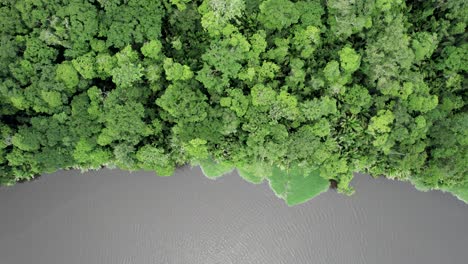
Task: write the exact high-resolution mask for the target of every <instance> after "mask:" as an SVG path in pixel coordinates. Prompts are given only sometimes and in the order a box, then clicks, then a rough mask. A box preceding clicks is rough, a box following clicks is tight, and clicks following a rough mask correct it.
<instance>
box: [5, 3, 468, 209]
mask: <svg viewBox="0 0 468 264" xmlns="http://www.w3.org/2000/svg"><path fill="white" fill-rule="evenodd" d="M467 3H468V2H467V1H466V0H424V1H423V0H419V1H418V0H413V1H403V0H323V1H322V0H302V1H301V0H296V1H294V0H203V1H202V0H0V32H1V34H0V37H1V39H0V42H1V50H0V77H1V83H0V105H1V108H0V137H1V138H0V184H1V185H12V184H14V183H16V182H18V181H25V180H29V179H32V178H34V177H35V176H37V175H40V174H43V173H51V172H54V171H56V170H58V169H70V168H80V169H82V170H88V169H98V168H101V167H102V166H105V167H118V168H121V169H125V170H141V169H144V170H154V171H155V172H156V173H157V174H158V175H160V176H169V175H172V174H173V173H174V170H175V168H176V167H178V166H182V165H184V164H191V165H201V167H202V169H203V172H204V173H205V174H206V176H207V177H211V178H216V177H219V176H221V175H223V174H224V173H226V172H229V171H231V170H233V169H237V171H238V172H239V175H240V176H241V177H243V178H244V179H245V180H247V181H249V182H252V183H261V182H263V181H265V180H266V181H268V182H269V184H270V186H271V188H272V189H273V191H274V192H275V193H276V194H277V195H278V196H279V197H281V198H283V199H285V200H286V202H287V203H288V204H289V205H294V204H298V203H302V202H304V201H306V200H308V199H310V198H311V197H313V196H315V195H317V194H318V193H321V192H323V191H325V190H326V189H328V188H329V186H330V182H332V183H334V184H337V189H338V191H339V192H342V193H345V194H351V193H352V192H353V189H352V188H351V187H350V186H349V183H350V181H351V179H352V177H353V172H363V173H369V174H371V175H373V176H381V175H385V176H386V177H389V178H394V179H398V180H404V181H410V182H411V183H413V184H414V185H415V186H416V188H418V189H420V190H430V189H439V190H444V191H450V192H452V193H454V194H455V195H457V196H458V197H459V198H461V199H465V200H467V199H468V176H467V166H468V165H467V164H468V113H467V103H466V102H467V95H468V94H467V78H466V76H467V70H468V44H467V33H466V25H467V22H468V4H467Z"/></svg>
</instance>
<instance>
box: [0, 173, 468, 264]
mask: <svg viewBox="0 0 468 264" xmlns="http://www.w3.org/2000/svg"><path fill="white" fill-rule="evenodd" d="M352 185H353V186H354V187H355V189H356V193H355V194H354V195H353V196H351V197H347V196H344V195H340V194H337V193H336V192H335V191H333V190H330V191H328V192H326V193H323V194H321V195H319V196H318V197H316V198H314V199H313V200H311V201H309V202H307V203H305V204H301V205H298V206H295V207H287V205H286V204H285V203H284V201H282V200H280V199H278V198H277V197H276V196H275V195H274V194H273V192H272V191H271V190H270V189H269V187H268V184H267V183H266V182H265V183H263V184H261V185H252V184H250V183H247V182H245V181H244V180H242V179H241V178H240V177H239V176H238V175H236V173H230V174H228V175H225V176H224V177H221V178H219V179H217V180H210V179H207V178H205V177H204V176H203V175H202V173H201V171H200V169H199V168H198V167H194V168H190V167H183V168H181V169H178V170H177V172H176V174H175V175H174V176H172V177H167V178H163V177H157V176H155V175H154V173H152V172H133V173H130V172H125V171H120V170H108V169H103V170H100V171H90V172H86V173H84V174H81V173H80V172H79V171H60V172H57V173H54V174H51V175H45V176H43V177H41V178H39V179H37V180H35V181H33V182H27V183H23V184H17V185H15V186H12V187H1V188H0V209H1V214H0V215H1V216H0V224H1V225H0V226H1V228H0V263H8V264H16V263H18V264H19V263H21V264H23V263H35V264H42V263H44V264H45V263H47V264H55V263H57V264H59V263H60V264H62V263H67V264H68V263H70V264H74V263H80V264H81V263H89V264H93V263H104V264H106V263H112V264H114V263H125V264H127V263H138V264H139V263H143V264H144V263H158V264H159V263H161V264H163V263H164V264H165V263H171V264H173V263H174V264H178V263H181V264H182V263H184V264H185V263H190V264H198V263H200V264H218V263H223V264H224V263H259V264H263V263H273V264H275V263H278V264H279V263H281V264H282V263H285V264H289V263H292V264H302V263H327V264H334V263H353V264H354V263H356V264H358V263H359V264H361V263H364V264H366V263H379V264H386V263H389V264H390V263H414V264H419V263H421V264H422V263H424V264H431V263H434V264H439V263H454V264H458V263H460V264H465V263H466V259H468V251H467V250H466V245H468V227H467V224H468V205H466V204H464V203H463V202H462V201H459V200H457V199H456V198H455V197H453V196H452V195H451V194H449V193H442V192H437V191H431V192H427V193H424V192H420V191H417V190H416V189H414V187H413V186H411V185H410V184H409V183H404V182H398V181H392V180H388V179H384V178H378V179H373V178H371V177H369V176H365V175H357V176H356V177H355V179H354V180H353V182H352Z"/></svg>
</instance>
